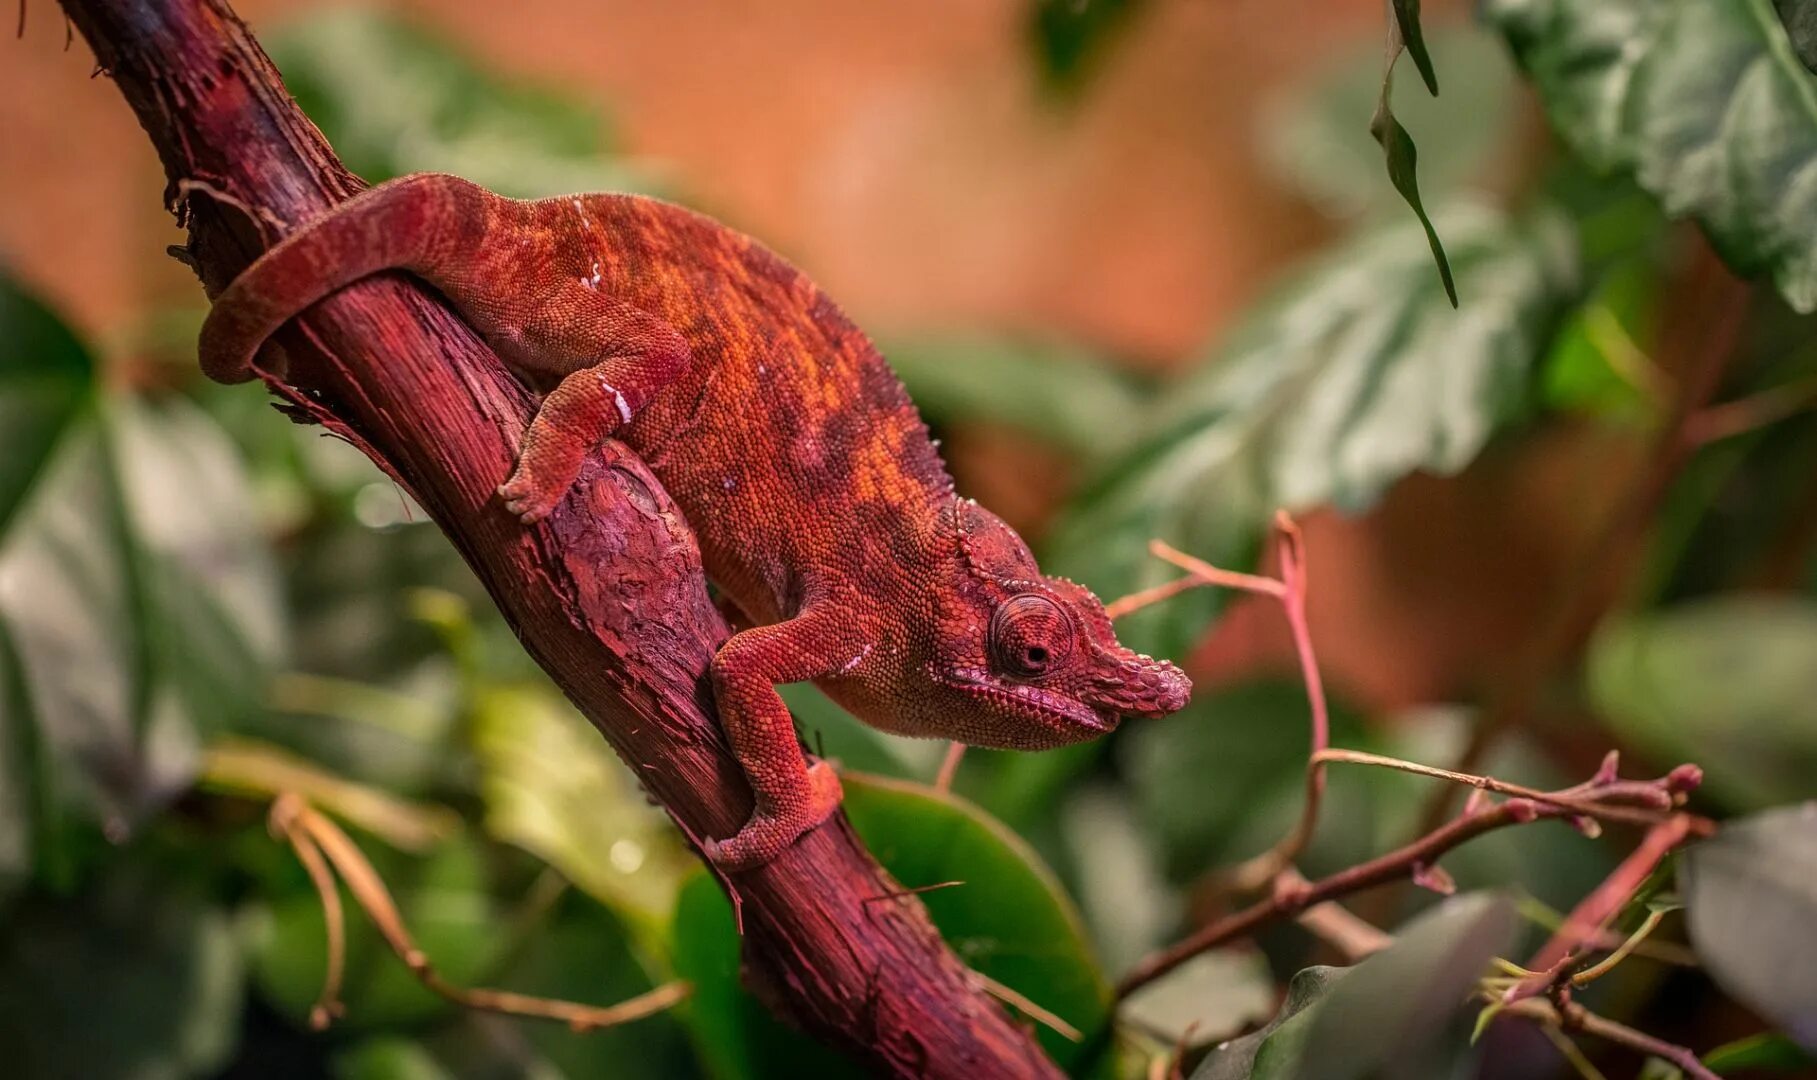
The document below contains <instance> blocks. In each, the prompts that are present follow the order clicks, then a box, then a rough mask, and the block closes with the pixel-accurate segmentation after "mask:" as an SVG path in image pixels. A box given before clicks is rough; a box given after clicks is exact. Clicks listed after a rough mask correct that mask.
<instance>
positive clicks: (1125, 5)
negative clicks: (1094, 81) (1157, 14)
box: [1028, 0, 1145, 94]
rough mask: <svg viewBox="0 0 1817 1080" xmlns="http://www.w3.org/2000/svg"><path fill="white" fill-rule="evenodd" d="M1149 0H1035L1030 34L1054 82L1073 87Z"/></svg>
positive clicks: (1045, 73)
mask: <svg viewBox="0 0 1817 1080" xmlns="http://www.w3.org/2000/svg"><path fill="white" fill-rule="evenodd" d="M1144 2H1145V0H1031V2H1030V4H1029V9H1028V22H1029V36H1030V38H1031V39H1032V40H1033V43H1034V48H1035V59H1036V60H1037V61H1038V63H1039V65H1040V69H1041V75H1042V77H1043V79H1044V80H1045V81H1046V83H1047V84H1048V86H1049V87H1050V88H1051V89H1053V90H1055V91H1058V92H1060V93H1062V94H1067V93H1073V92H1076V91H1078V90H1079V88H1080V87H1081V86H1083V85H1084V83H1085V80H1086V77H1087V76H1088V75H1089V74H1090V73H1091V71H1092V70H1093V68H1095V67H1096V66H1097V64H1098V63H1099V62H1100V61H1101V60H1102V59H1103V57H1104V55H1105V54H1106V53H1107V52H1108V51H1109V50H1110V47H1111V45H1112V44H1113V43H1114V42H1115V41H1116V39H1117V38H1118V37H1120V36H1122V33H1123V31H1124V30H1125V28H1126V27H1127V26H1128V25H1129V23H1130V22H1131V21H1132V17H1133V16H1134V15H1135V14H1136V13H1137V12H1138V11H1140V10H1141V9H1142V7H1143V6H1144Z"/></svg>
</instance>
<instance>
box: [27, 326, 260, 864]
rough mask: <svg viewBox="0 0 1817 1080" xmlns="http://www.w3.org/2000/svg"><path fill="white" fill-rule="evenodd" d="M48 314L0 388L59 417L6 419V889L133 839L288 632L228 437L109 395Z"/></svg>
mask: <svg viewBox="0 0 1817 1080" xmlns="http://www.w3.org/2000/svg"><path fill="white" fill-rule="evenodd" d="M6 303H7V304H9V305H11V306H9V307H7V308H6V310H7V311H9V312H11V313H13V315H17V313H18V312H20V311H21V310H26V311H28V312H29V311H30V310H31V309H29V308H23V309H22V308H21V307H20V302H19V300H18V299H17V297H16V296H14V297H12V298H11V299H9V300H8V301H7V302H6ZM10 317H12V316H9V318H10ZM48 320H49V317H48V316H47V315H45V314H44V313H43V312H42V311H41V310H40V311H37V312H35V313H32V315H31V317H30V318H29V319H27V320H26V322H27V323H28V329H29V326H30V325H31V324H35V326H36V329H35V330H29V332H27V333H25V334H23V336H22V340H24V341H25V342H26V343H27V344H32V343H36V344H35V345H34V348H36V349H37V351H33V352H31V353H29V354H26V355H20V356H18V357H17V359H16V360H9V362H8V365H7V367H6V368H5V372H6V374H5V376H4V380H5V381H4V382H0V391H4V392H5V396H0V411H3V412H5V413H6V414H7V415H10V414H11V413H12V412H13V411H23V412H28V413H30V412H33V411H34V410H35V409H37V408H38V407H40V406H42V407H43V408H45V409H46V410H47V411H46V413H45V414H44V415H43V416H41V417H39V419H40V420H42V421H43V422H42V423H40V422H37V421H33V422H21V423H20V424H18V425H17V426H12V427H0V461H4V462H6V463H7V464H6V465H5V466H4V467H0V468H4V469H5V470H6V477H5V478H6V481H7V482H8V483H9V484H11V485H12V486H11V488H10V489H9V490H8V491H6V492H0V496H4V497H0V504H4V505H6V506H7V507H8V512H7V513H6V514H5V516H4V518H0V889H4V887H5V886H6V885H7V884H8V883H11V882H16V881H17V880H19V879H20V878H22V877H24V876H28V875H29V874H30V873H32V871H33V870H34V869H36V870H38V871H40V872H42V873H45V874H47V875H48V876H49V878H50V880H53V881H57V882H62V883H64V884H67V883H69V882H70V881H71V880H72V879H71V874H72V873H73V871H74V865H73V863H72V861H71V860H72V858H73V855H72V853H71V851H72V849H70V847H69V843H70V842H71V841H73V840H74V839H76V837H77V836H78V835H79V834H82V833H85V832H92V831H93V830H94V829H95V828H96V827H97V826H99V827H102V828H104V829H105V830H106V831H107V832H108V833H109V834H110V835H112V836H114V837H115V838H122V837H124V835H125V834H126V833H127V832H129V831H130V830H131V829H132V828H133V827H134V826H135V825H136V824H137V823H138V822H139V821H140V820H141V819H142V818H143V817H144V816H145V814H147V813H148V812H149V811H151V810H152V809H154V808H156V807H158V806H160V805H162V804H163V803H164V802H166V801H167V800H168V799H169V798H170V797H172V796H173V795H174V794H175V793H176V792H178V791H180V790H181V789H182V788H183V786H184V785H185V784H186V783H187V782H188V780H189V778H190V775H191V773H192V770H193V767H194V764H195V755H196V750H197V747H198V745H199V741H200V737H201V733H202V732H205V731H208V730H213V729H215V728H216V727H218V726H219V725H221V724H222V723H224V722H227V721H230V720H231V719H232V718H234V717H235V716H236V715H240V714H243V713H244V712H246V711H247V710H249V709H251V708H254V707H256V704H257V696H258V691H259V688H260V682H261V679H262V677H263V672H264V669H265V666H266V664H267V663H268V661H269V658H270V656H271V655H272V654H273V652H274V651H275V650H276V648H277V645H278V637H279V625H280V623H279V618H278V613H277V603H276V590H275V588H274V585H273V580H272V573H271V568H270V566H269V560H268V556H267V553H266V551H265V548H264V545H263V541H262V539H261V538H260V537H259V536H257V535H256V533H255V531H254V529H253V527H252V526H251V524H250V523H249V521H248V519H247V513H246V506H245V500H246V490H245V484H244V481H243V477H242V475H241V473H240V469H239V463H238V459H237V458H236V457H235V455H234V453H233V451H232V448H231V447H230V446H228V445H227V443H226V440H225V439H223V438H222V436H221V434H220V432H219V431H218V430H217V429H216V428H215V427H214V426H213V425H212V423H211V422H210V421H209V420H208V418H207V417H206V416H203V415H202V414H201V413H199V412H197V411H196V410H194V409H193V408H192V407H189V406H186V405H183V404H181V403H179V402H174V401H173V402H167V403H163V404H159V405H152V404H150V403H146V402H142V401H137V400H133V399H129V398H118V397H111V396H108V397H97V396H96V394H94V393H93V392H92V391H91V390H90V389H88V388H87V387H86V386H85V385H83V384H82V383H81V382H80V376H79V373H80V372H82V371H84V370H86V364H87V360H86V358H85V357H82V356H80V354H79V353H75V354H72V353H70V352H69V350H70V349H71V348H72V347H73V346H71V344H70V342H69V341H68V339H67V336H66V335H65V334H62V333H59V332H58V331H56V330H55V328H54V324H53V323H51V322H49V321H48ZM39 346H42V348H38V347H39ZM15 392H16V394H17V396H15ZM56 409H62V410H63V411H62V412H61V413H60V414H59V413H56V412H55V410H56ZM19 463H29V466H30V467H29V468H26V467H24V466H23V465H21V464H19Z"/></svg>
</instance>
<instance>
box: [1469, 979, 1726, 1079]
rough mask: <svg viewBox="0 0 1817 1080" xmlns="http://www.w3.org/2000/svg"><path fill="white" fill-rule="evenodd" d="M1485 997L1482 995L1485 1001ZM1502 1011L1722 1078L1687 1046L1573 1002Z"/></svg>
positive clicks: (1530, 1003)
mask: <svg viewBox="0 0 1817 1080" xmlns="http://www.w3.org/2000/svg"><path fill="white" fill-rule="evenodd" d="M1487 999H1488V996H1487V995H1485V1000H1487ZM1503 1011H1504V1012H1507V1013H1512V1014H1514V1015H1516V1016H1522V1017H1525V1018H1527V1019H1528V1020H1532V1021H1534V1022H1535V1023H1537V1024H1539V1025H1541V1026H1542V1027H1551V1028H1553V1029H1555V1030H1559V1031H1564V1032H1572V1031H1576V1032H1581V1033H1582V1034H1585V1035H1592V1036H1595V1037H1596V1038H1598V1039H1602V1040H1604V1041H1606V1042H1611V1043H1614V1044H1616V1045H1617V1046H1625V1047H1627V1048H1628V1049H1630V1050H1634V1051H1636V1052H1638V1053H1642V1054H1650V1055H1652V1056H1653V1057H1656V1058H1660V1059H1663V1060H1665V1061H1669V1062H1671V1063H1672V1064H1674V1065H1676V1066H1678V1067H1679V1068H1680V1069H1683V1070H1684V1073H1685V1075H1686V1076H1688V1077H1691V1078H1692V1080H1722V1077H1720V1076H1718V1075H1717V1074H1716V1073H1714V1072H1712V1071H1710V1067H1709V1066H1707V1065H1705V1064H1704V1063H1703V1062H1702V1061H1701V1060H1699V1059H1698V1057H1697V1055H1696V1054H1695V1053H1693V1052H1692V1051H1691V1050H1690V1049H1689V1048H1688V1047H1684V1046H1680V1045H1678V1044H1677V1043H1669V1042H1666V1041H1665V1040H1664V1039H1660V1038H1656V1037H1654V1036H1652V1035H1648V1034H1647V1033H1646V1032H1644V1031H1637V1030H1635V1029H1634V1028H1631V1027H1629V1026H1628V1025H1626V1024H1622V1023H1618V1022H1616V1021H1614V1020H1610V1019H1609V1018H1608V1017H1606V1016H1599V1015H1597V1014H1596V1013H1593V1012H1591V1011H1590V1010H1588V1009H1586V1008H1584V1007H1583V1006H1582V1005H1579V1004H1577V1003H1576V1002H1574V1001H1573V1002H1566V1003H1565V1004H1564V1005H1563V1006H1562V1007H1560V1006H1559V1005H1557V1004H1555V1003H1553V1002H1550V1001H1546V1000H1544V999H1542V998H1529V999H1527V1000H1526V1001H1520V1002H1516V1003H1514V1004H1512V1005H1509V1006H1507V1007H1506V1008H1505V1009H1504V1010H1503Z"/></svg>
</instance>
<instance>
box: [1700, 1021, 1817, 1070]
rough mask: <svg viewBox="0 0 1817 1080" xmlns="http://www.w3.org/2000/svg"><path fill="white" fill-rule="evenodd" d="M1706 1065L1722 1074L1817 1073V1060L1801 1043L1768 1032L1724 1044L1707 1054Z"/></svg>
mask: <svg viewBox="0 0 1817 1080" xmlns="http://www.w3.org/2000/svg"><path fill="white" fill-rule="evenodd" d="M1703 1063H1704V1064H1705V1065H1708V1066H1709V1067H1710V1068H1712V1069H1714V1070H1716V1071H1717V1072H1719V1073H1729V1072H1740V1071H1742V1070H1744V1069H1752V1070H1754V1071H1756V1072H1797V1071H1799V1070H1801V1069H1817V1057H1812V1056H1811V1055H1810V1054H1807V1053H1805V1052H1804V1050H1803V1049H1802V1048H1801V1047H1800V1046H1799V1045H1798V1044H1797V1043H1795V1042H1793V1041H1792V1040H1790V1039H1788V1038H1786V1037H1785V1036H1784V1035H1783V1034H1781V1033H1779V1032H1777V1031H1765V1032H1761V1033H1760V1034H1759V1035H1749V1036H1748V1037H1747V1038H1745V1039H1736V1040H1735V1041H1734V1042H1731V1043H1724V1044H1722V1045H1721V1046H1718V1047H1717V1048H1716V1049H1714V1050H1712V1051H1710V1052H1709V1053H1707V1054H1705V1055H1704V1056H1703Z"/></svg>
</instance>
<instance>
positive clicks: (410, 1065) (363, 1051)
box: [334, 1035, 455, 1080]
mask: <svg viewBox="0 0 1817 1080" xmlns="http://www.w3.org/2000/svg"><path fill="white" fill-rule="evenodd" d="M334 1077H335V1080H455V1078H454V1074H453V1073H451V1072H449V1071H448V1070H447V1069H444V1068H442V1065H441V1062H439V1061H436V1060H435V1055H434V1054H431V1053H430V1052H429V1051H428V1050H426V1049H424V1048H423V1046H422V1044H421V1043H416V1042H412V1041H410V1040H409V1039H404V1038H399V1037H397V1036H394V1035H382V1036H379V1037H377V1038H372V1039H366V1040H364V1041H363V1042H359V1043H356V1044H354V1045H353V1046H351V1047H349V1048H348V1049H347V1050H345V1051H343V1052H342V1053H340V1054H337V1055H336V1056H335V1060H334Z"/></svg>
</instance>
